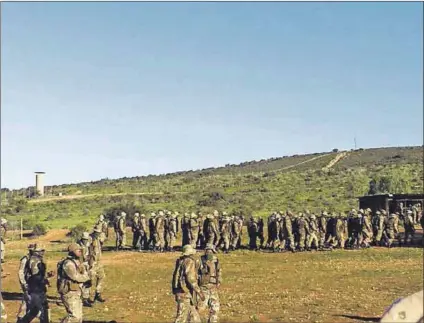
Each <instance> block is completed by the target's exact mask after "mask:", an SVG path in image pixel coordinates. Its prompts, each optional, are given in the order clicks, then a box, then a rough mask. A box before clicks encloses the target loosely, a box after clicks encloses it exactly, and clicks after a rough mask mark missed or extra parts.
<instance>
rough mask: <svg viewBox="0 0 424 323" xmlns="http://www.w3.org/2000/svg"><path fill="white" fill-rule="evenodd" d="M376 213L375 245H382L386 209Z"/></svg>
mask: <svg viewBox="0 0 424 323" xmlns="http://www.w3.org/2000/svg"><path fill="white" fill-rule="evenodd" d="M375 213H376V215H375V229H376V234H375V235H374V245H376V246H380V245H381V241H382V238H383V231H384V222H385V215H386V211H385V210H382V211H377V212H375Z"/></svg>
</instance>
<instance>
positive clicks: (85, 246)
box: [77, 232, 92, 307]
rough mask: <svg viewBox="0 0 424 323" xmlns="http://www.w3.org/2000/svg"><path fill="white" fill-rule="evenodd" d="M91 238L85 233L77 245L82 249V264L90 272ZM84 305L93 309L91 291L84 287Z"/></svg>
mask: <svg viewBox="0 0 424 323" xmlns="http://www.w3.org/2000/svg"><path fill="white" fill-rule="evenodd" d="M91 240H92V239H91V237H90V234H89V233H88V232H83V234H82V237H81V239H80V240H79V241H78V242H77V244H78V245H79V246H80V247H81V250H82V257H81V260H82V263H83V265H84V266H85V269H86V270H87V271H88V270H89V266H90V265H89V263H88V260H89V258H90V249H89V248H90V245H91ZM82 305H83V306H85V307H92V305H91V302H90V289H89V288H85V287H84V286H83V287H82Z"/></svg>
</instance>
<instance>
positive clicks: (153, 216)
mask: <svg viewBox="0 0 424 323" xmlns="http://www.w3.org/2000/svg"><path fill="white" fill-rule="evenodd" d="M155 231H156V213H154V212H152V213H151V214H150V218H149V241H148V243H147V245H148V246H152V249H153V250H156V243H157V241H156V234H155Z"/></svg>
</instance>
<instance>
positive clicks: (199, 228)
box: [103, 203, 424, 253]
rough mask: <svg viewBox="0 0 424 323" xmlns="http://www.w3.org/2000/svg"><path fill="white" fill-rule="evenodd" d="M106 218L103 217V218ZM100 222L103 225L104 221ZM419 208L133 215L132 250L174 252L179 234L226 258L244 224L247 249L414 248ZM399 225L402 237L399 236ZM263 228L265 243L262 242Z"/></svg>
mask: <svg viewBox="0 0 424 323" xmlns="http://www.w3.org/2000/svg"><path fill="white" fill-rule="evenodd" d="M103 219H104V217H103ZM103 221H104V220H103ZM423 221H424V218H423V217H422V208H421V204H415V205H411V206H409V207H408V208H404V207H403V205H402V203H401V204H400V205H399V211H396V212H393V213H390V214H388V213H387V212H386V210H377V211H376V212H375V213H374V214H373V212H372V211H371V209H369V208H367V209H365V210H363V209H359V210H355V209H352V210H351V211H350V212H348V213H347V214H346V213H343V212H341V213H337V214H336V213H328V212H326V211H323V212H321V213H320V214H319V215H315V214H313V213H311V212H310V211H309V210H305V211H304V212H299V213H292V212H290V211H279V212H277V211H276V212H273V213H272V214H271V215H270V216H269V217H268V218H267V220H266V224H265V221H264V220H263V219H262V218H259V217H254V216H251V217H250V218H248V219H247V220H246V219H245V217H244V216H243V215H231V216H230V215H228V214H227V213H226V212H222V213H221V214H220V212H218V211H217V210H215V211H214V212H213V213H212V214H207V215H203V214H202V213H200V212H199V213H191V214H189V213H185V214H184V215H183V216H182V217H181V218H180V217H179V213H178V212H171V211H166V210H165V211H159V212H158V213H157V214H156V213H151V215H150V217H149V218H147V217H146V215H144V214H141V215H140V214H139V213H135V214H134V217H133V219H132V221H131V228H132V232H133V241H132V246H131V247H132V249H134V250H138V251H142V250H152V251H158V252H164V251H173V250H174V248H175V241H176V239H177V235H178V234H179V233H180V232H181V234H182V245H183V246H184V245H187V244H189V245H191V246H192V247H193V248H197V249H204V248H205V246H206V244H211V245H213V246H214V247H215V248H216V249H217V250H221V251H223V252H225V253H228V252H229V251H231V250H236V249H239V248H241V247H242V246H241V241H242V235H243V230H244V225H245V224H246V227H247V234H248V237H249V245H248V247H249V249H251V250H259V249H270V250H272V251H287V250H288V251H292V252H295V251H305V250H306V251H310V250H312V249H316V250H332V249H334V248H342V249H343V248H352V249H360V248H368V247H370V246H372V245H374V246H387V247H392V246H393V245H394V242H395V241H397V242H398V245H402V244H404V245H411V244H413V243H415V239H414V233H415V227H414V225H415V224H421V226H424V222H423ZM400 222H402V223H403V226H404V229H405V234H404V238H403V240H402V239H401V238H400V234H399V223H400ZM103 223H105V225H104V226H103V228H104V232H105V234H106V235H108V232H107V231H108V225H107V224H106V221H104V222H103ZM126 223H127V219H126V213H125V212H121V214H120V215H119V216H117V217H116V219H115V221H114V225H113V226H114V228H115V234H116V249H117V250H121V249H125V248H126ZM265 225H266V226H267V239H265V234H264V232H265V230H264V228H265Z"/></svg>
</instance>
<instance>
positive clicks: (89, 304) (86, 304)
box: [82, 298, 93, 307]
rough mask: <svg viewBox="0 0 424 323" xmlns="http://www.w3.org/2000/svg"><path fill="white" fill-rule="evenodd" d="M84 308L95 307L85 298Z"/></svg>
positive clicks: (83, 301)
mask: <svg viewBox="0 0 424 323" xmlns="http://www.w3.org/2000/svg"><path fill="white" fill-rule="evenodd" d="M82 306H84V307H93V305H92V302H91V301H90V299H88V298H84V299H83V300H82Z"/></svg>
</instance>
